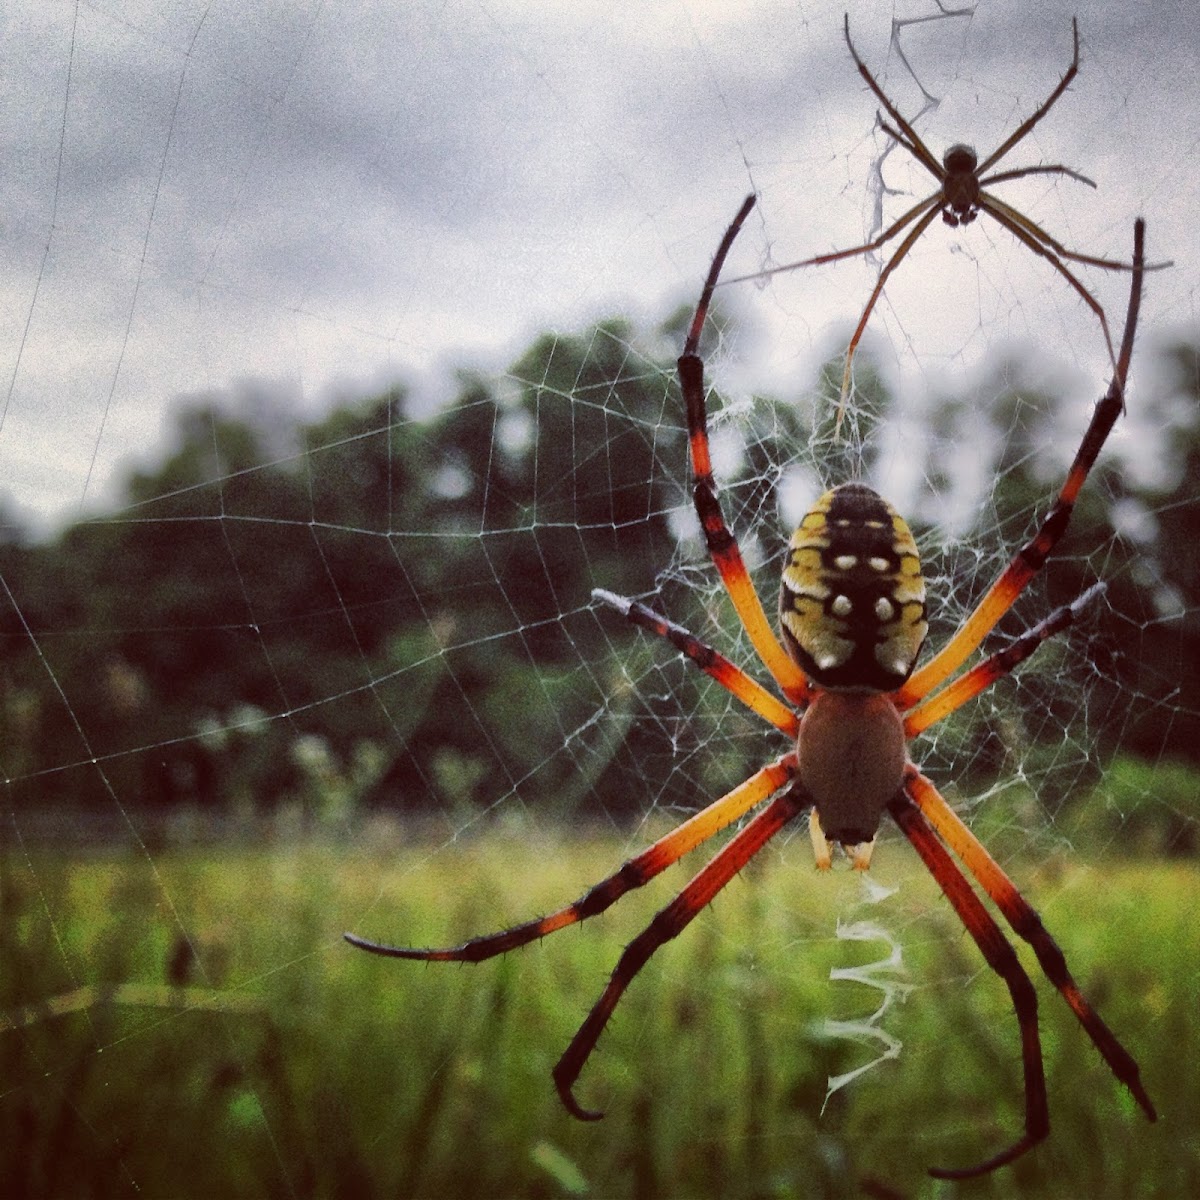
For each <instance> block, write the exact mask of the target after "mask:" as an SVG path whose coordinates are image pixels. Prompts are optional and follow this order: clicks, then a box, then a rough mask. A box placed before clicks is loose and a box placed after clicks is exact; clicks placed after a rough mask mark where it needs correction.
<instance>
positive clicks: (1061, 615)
mask: <svg viewBox="0 0 1200 1200" xmlns="http://www.w3.org/2000/svg"><path fill="white" fill-rule="evenodd" d="M1105 587H1106V585H1105V584H1103V583H1096V584H1093V585H1092V586H1091V587H1090V588H1088V590H1087V591H1086V592H1084V593H1083V595H1082V596H1079V597H1078V598H1077V599H1076V600H1075V601H1073V602H1072V603H1071V604H1064V605H1063V606H1062V607H1061V608H1056V609H1055V610H1054V611H1053V612H1052V613H1051V614H1050V615H1049V616H1048V617H1047V618H1046V619H1045V620H1044V621H1040V622H1039V623H1038V624H1037V625H1035V626H1034V627H1033V628H1032V629H1029V630H1027V631H1026V632H1025V633H1023V634H1022V635H1021V636H1020V637H1019V638H1015V639H1014V640H1013V641H1011V642H1009V644H1008V645H1007V646H1005V647H1004V648H1003V649H1002V650H997V651H996V653H995V654H991V655H989V656H988V657H987V658H985V659H984V660H983V662H981V663H979V664H978V665H977V666H974V667H972V668H971V669H970V670H969V671H967V672H966V673H965V674H964V675H960V676H959V677H958V678H957V679H956V680H955V681H954V682H953V683H951V684H948V685H947V686H946V687H944V688H942V690H941V691H940V692H937V693H935V694H934V695H933V696H930V697H929V698H927V699H926V700H925V701H924V702H923V703H921V704H918V705H917V706H916V707H915V708H913V709H910V710H909V712H908V715H907V716H905V718H904V736H905V737H910V738H911V737H915V736H916V735H917V734H918V733H922V732H923V731H924V730H926V729H928V728H929V727H930V725H933V724H936V723H937V722H938V721H940V720H942V718H943V717H948V716H949V715H950V714H951V713H952V712H956V711H957V710H958V709H960V708H961V707H962V706H963V705H964V704H966V702H967V701H968V700H972V699H974V698H975V697H976V696H978V695H979V693H980V692H982V691H983V690H984V689H985V688H989V687H991V686H992V684H993V683H995V682H996V680H997V679H1003V678H1004V676H1005V675H1007V674H1009V672H1011V671H1012V670H1013V669H1014V668H1015V667H1017V666H1018V665H1020V664H1021V663H1023V662H1024V661H1025V660H1026V659H1027V658H1028V657H1029V656H1030V655H1031V654H1032V653H1033V652H1034V651H1035V650H1036V649H1037V648H1038V647H1039V646H1040V645H1041V644H1042V643H1043V642H1044V641H1046V640H1047V638H1051V637H1053V636H1054V635H1055V634H1056V633H1058V632H1060V631H1061V630H1063V629H1066V628H1067V626H1068V625H1073V624H1074V623H1075V622H1076V621H1077V620H1078V619H1079V615H1080V613H1082V612H1083V610H1084V609H1085V608H1086V607H1087V606H1088V605H1089V604H1090V603H1091V602H1092V601H1093V600H1094V599H1095V598H1096V597H1097V596H1099V595H1100V594H1101V593H1102V592H1103V591H1104V590H1105Z"/></svg>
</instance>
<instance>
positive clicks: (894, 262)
mask: <svg viewBox="0 0 1200 1200" xmlns="http://www.w3.org/2000/svg"><path fill="white" fill-rule="evenodd" d="M928 203H929V204H931V207H930V209H929V211H928V212H927V213H926V214H925V215H924V216H923V217H922V218H921V219H920V220H919V221H918V222H917V223H916V224H915V225H914V226H913V227H912V231H911V232H910V233H909V234H908V236H907V237H906V238H905V239H904V241H902V242H901V243H900V245H899V246H898V247H897V248H896V253H895V254H893V255H892V257H891V258H890V259H888V261H887V265H886V266H885V267H884V268H883V270H882V271H880V272H879V278H878V279H877V280H876V281H875V286H874V287H873V288H872V289H871V294H870V296H869V297H868V298H867V305H866V307H865V308H864V309H863V311H862V316H861V317H859V319H858V325H857V326H856V328H855V330H854V336H853V337H852V338H851V339H850V345H849V346H848V347H847V348H846V366H845V369H844V370H843V371H842V391H841V395H840V397H839V398H838V411H837V421H836V423H835V426H834V435H835V436H836V435H837V431H838V430H839V429H840V428H841V424H842V414H843V413H844V412H845V410H846V397H847V396H848V395H849V394H850V373H851V371H852V370H853V369H854V352H855V351H856V350H857V349H858V343H859V342H860V341H861V340H862V335H863V330H864V329H866V327H867V321H868V320H869V318H870V316H871V313H872V312H873V311H874V308H875V302H876V301H877V300H878V299H879V294H880V292H882V291H883V285H884V284H885V283H887V280H888V276H889V275H890V274H891V273H892V272H893V271H894V270H895V269H896V268H897V267H898V266H899V265H900V263H901V261H902V260H903V258H904V256H905V255H906V254H907V253H908V252H909V251H910V250H911V249H912V248H913V244H914V243H915V242H916V240H917V238H919V237H920V236H921V234H923V233H924V232H925V230H926V229H928V228H929V223H930V221H932V220H933V218H934V217H936V216H937V215H938V213H940V212H941V211H942V208H943V207H944V203H943V201H942V195H941V193H940V192H939V193H938V194H937V195H936V196H934V197H933V199H932V200H931V201H929V202H928Z"/></svg>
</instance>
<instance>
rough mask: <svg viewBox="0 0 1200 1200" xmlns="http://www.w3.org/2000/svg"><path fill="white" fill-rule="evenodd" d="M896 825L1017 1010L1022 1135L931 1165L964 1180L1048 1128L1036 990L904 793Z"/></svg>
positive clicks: (895, 804) (895, 806) (897, 802)
mask: <svg viewBox="0 0 1200 1200" xmlns="http://www.w3.org/2000/svg"><path fill="white" fill-rule="evenodd" d="M888 811H889V812H890V813H891V814H892V817H893V818H894V819H895V821H896V824H897V825H899V826H900V829H901V830H902V831H903V833H904V836H905V837H906V838H908V840H909V841H910V842H911V843H912V845H913V848H914V849H915V850H916V852H917V853H918V854H919V855H920V856H921V861H922V862H924V864H925V866H926V867H927V868H928V870H929V873H930V874H931V875H932V876H933V877H934V879H936V880H937V882H938V886H939V887H940V888H941V889H942V892H943V893H944V894H945V897H946V899H947V900H949V901H950V904H951V906H952V907H953V909H954V911H955V912H956V913H957V914H958V919H959V920H960V921H962V923H963V925H965V926H966V929H967V932H968V933H969V934H970V935H971V937H972V939H973V940H974V942H975V944H976V945H977V946H978V947H979V949H980V950H981V951H982V952H983V957H984V958H985V959H986V960H987V964H988V966H989V967H991V968H992V970H993V971H995V972H996V974H997V975H999V976H1000V978H1001V979H1003V980H1004V982H1005V984H1006V985H1007V987H1008V991H1009V995H1010V996H1011V997H1012V1002H1013V1008H1014V1009H1015V1010H1016V1014H1017V1023H1018V1025H1019V1026H1020V1030H1021V1062H1022V1065H1023V1067H1024V1074H1025V1136H1024V1137H1023V1138H1021V1139H1020V1141H1018V1142H1015V1143H1014V1144H1013V1145H1012V1146H1010V1147H1008V1149H1007V1150H1002V1151H1001V1152H1000V1153H999V1154H997V1155H994V1156H993V1157H992V1158H989V1159H988V1160H987V1161H986V1162H982V1163H979V1164H978V1165H977V1166H974V1167H963V1168H959V1169H951V1170H946V1169H942V1168H937V1167H934V1168H931V1169H930V1172H929V1173H930V1175H933V1176H934V1177H935V1178H937V1179H969V1178H971V1177H973V1176H976V1175H985V1174H987V1172H989V1171H994V1170H995V1169H996V1168H997V1167H1002V1166H1004V1165H1005V1163H1010V1162H1012V1161H1013V1160H1014V1159H1016V1158H1019V1157H1020V1156H1021V1155H1022V1154H1024V1153H1025V1152H1026V1151H1027V1150H1030V1149H1032V1148H1033V1147H1034V1146H1036V1145H1037V1143H1038V1142H1040V1141H1042V1140H1043V1139H1044V1138H1045V1137H1046V1135H1047V1134H1048V1133H1049V1132H1050V1113H1049V1104H1048V1102H1047V1099H1046V1075H1045V1068H1044V1067H1043V1065H1042V1047H1041V1042H1040V1040H1039V1038H1038V1019H1037V992H1036V991H1034V987H1033V983H1032V982H1031V981H1030V978H1029V976H1028V975H1027V974H1026V972H1025V968H1024V967H1022V966H1021V960H1020V959H1019V958H1017V955H1016V951H1015V950H1013V948H1012V946H1010V945H1009V944H1008V940H1007V939H1006V938H1005V936H1004V934H1003V932H1002V931H1001V929H1000V926H999V925H997V924H996V922H995V921H994V920H993V919H992V917H991V915H990V914H989V913H988V911H987V909H986V908H984V907H983V903H982V901H980V899H979V897H978V896H976V895H975V893H974V891H973V890H972V889H971V885H970V884H969V883H968V882H967V879H966V877H965V876H964V875H963V873H962V872H961V871H960V870H959V869H958V867H957V866H955V864H954V860H953V859H952V858H951V857H950V855H949V854H948V853H947V851H946V848H945V847H944V846H943V845H942V843H941V842H939V841H938V839H937V836H936V835H935V833H934V830H933V828H931V826H930V823H929V821H927V820H926V819H925V816H923V815H922V812H921V810H920V809H919V808H918V807H917V806H916V804H914V803H913V801H912V800H911V799H910V798H909V797H908V796H907V795H906V794H905V793H904V792H900V793H898V794H897V795H896V797H895V799H894V800H892V801H891V802H890V803H889V805H888Z"/></svg>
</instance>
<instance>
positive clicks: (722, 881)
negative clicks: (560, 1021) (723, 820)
mask: <svg viewBox="0 0 1200 1200" xmlns="http://www.w3.org/2000/svg"><path fill="white" fill-rule="evenodd" d="M805 807H806V803H805V801H804V799H803V798H802V796H801V795H800V794H799V793H798V790H797V789H796V788H789V789H788V790H787V791H785V792H783V793H781V794H780V795H778V796H776V797H775V799H774V800H772V801H771V803H770V804H769V805H768V806H767V807H766V808H765V809H763V811H762V812H760V813H759V814H758V815H757V816H756V817H755V818H754V819H753V820H752V821H751V822H750V823H749V824H748V825H747V826H746V827H745V828H744V829H742V830H740V831H739V832H738V834H737V835H736V836H735V837H734V838H733V839H732V840H731V841H730V842H729V844H728V845H727V846H725V847H724V848H723V849H722V850H721V851H720V852H719V853H718V854H717V855H716V856H715V857H714V858H713V859H712V861H711V862H709V863H707V864H706V865H705V866H704V867H703V868H701V870H700V871H699V873H698V874H697V875H696V876H695V877H694V878H693V879H692V881H691V882H690V883H689V884H688V885H687V886H686V887H685V888H684V889H683V891H682V892H680V893H679V895H678V896H676V897H675V899H674V900H672V901H671V903H670V904H668V905H667V906H666V908H664V909H662V910H661V911H660V912H659V913H658V915H657V916H656V917H655V918H654V920H652V921H651V922H650V924H649V925H648V926H647V927H646V928H645V929H644V930H643V931H642V932H641V933H640V934H638V936H637V937H636V938H634V939H633V941H632V942H630V943H629V945H628V946H626V947H625V949H624V951H623V952H622V954H621V957H620V959H619V960H618V961H617V965H616V967H615V969H614V970H613V973H612V976H611V978H610V979H609V981H608V984H607V985H606V986H605V988H604V991H603V992H602V993H601V994H600V998H599V1000H597V1001H596V1003H595V1004H594V1005H593V1007H592V1010H591V1012H589V1013H588V1015H587V1018H586V1020H585V1021H584V1022H583V1024H582V1025H581V1026H580V1027H579V1031H578V1032H577V1033H576V1034H575V1036H574V1037H573V1038H572V1039H571V1044H570V1045H569V1046H568V1047H567V1049H566V1051H565V1052H564V1053H563V1056H562V1058H560V1059H559V1060H558V1062H557V1063H556V1064H555V1067H554V1071H553V1075H554V1083H555V1086H556V1087H557V1088H558V1094H559V1096H560V1097H561V1099H562V1102H563V1104H564V1105H565V1106H566V1108H567V1111H568V1112H570V1113H571V1115H572V1116H575V1117H578V1118H579V1119H580V1120H581V1121H597V1120H599V1119H600V1118H601V1117H602V1116H603V1115H604V1114H603V1113H601V1112H596V1111H593V1110H590V1109H585V1108H582V1107H581V1106H580V1104H579V1102H578V1101H577V1100H576V1099H575V1096H574V1095H573V1093H572V1090H571V1089H572V1088H573V1087H574V1085H575V1081H576V1080H577V1079H578V1078H579V1073H580V1072H581V1071H582V1070H583V1066H584V1064H585V1063H586V1062H587V1060H588V1056H589V1055H590V1054H591V1052H592V1050H593V1049H595V1046H596V1042H597V1040H598V1039H599V1037H600V1034H601V1032H602V1031H603V1029H604V1026H605V1025H606V1024H607V1023H608V1018H609V1017H610V1016H612V1012H613V1009H614V1008H616V1006H617V1001H619V1000H620V999H621V996H622V994H623V993H624V991H625V989H626V987H628V986H629V984H630V982H631V981H632V979H633V978H634V976H635V975H637V973H638V972H639V971H640V970H641V969H642V967H643V966H645V964H646V962H647V960H648V959H649V958H650V956H651V955H652V954H653V953H654V952H655V950H657V949H658V948H659V946H661V945H662V944H663V943H664V942H668V941H670V940H671V938H673V937H675V936H676V935H677V934H679V933H680V932H681V931H682V930H683V929H684V928H685V927H686V926H687V925H688V923H689V922H690V921H691V920H692V918H693V917H695V916H696V914H697V913H699V912H700V910H701V909H702V908H704V907H705V906H706V905H708V904H710V903H711V902H712V900H713V898H714V897H715V896H716V894H717V893H718V892H719V891H720V890H721V889H722V888H723V887H724V886H725V885H726V884H727V883H728V882H729V881H730V880H731V879H732V878H733V877H734V875H736V874H737V873H738V872H739V871H740V870H741V869H742V868H743V867H744V866H745V865H746V864H747V863H748V862H749V861H750V859H752V858H753V857H754V856H755V855H756V854H757V853H758V852H759V851H760V850H761V849H762V848H763V846H765V845H766V844H767V842H768V841H769V840H770V839H771V838H772V837H774V836H775V834H776V833H778V832H779V830H780V829H782V828H783V827H784V826H785V825H786V824H787V823H788V822H789V821H790V820H791V819H792V818H793V817H794V816H796V814H797V813H799V812H801V811H802V810H803V809H804V808H805Z"/></svg>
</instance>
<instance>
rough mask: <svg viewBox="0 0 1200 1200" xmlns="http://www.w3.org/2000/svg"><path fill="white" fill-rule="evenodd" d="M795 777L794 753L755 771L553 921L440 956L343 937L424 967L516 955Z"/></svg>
mask: <svg viewBox="0 0 1200 1200" xmlns="http://www.w3.org/2000/svg"><path fill="white" fill-rule="evenodd" d="M795 773H796V755H795V753H794V752H792V753H788V754H785V755H783V757H782V758H778V759H776V760H775V761H774V762H773V763H770V764H768V765H767V766H765V767H763V768H762V770H761V771H756V772H755V773H754V774H753V775H751V776H750V778H749V779H747V780H746V782H745V783H742V784H739V785H738V786H737V787H735V788H734V789H733V790H732V791H731V792H727V793H726V794H725V795H724V796H722V797H721V798H720V799H719V800H715V801H713V803H712V804H710V805H709V806H708V807H707V808H704V809H701V810H700V812H698V813H697V814H696V815H695V816H694V817H691V818H690V819H688V820H687V821H684V823H683V824H682V825H679V826H678V827H676V828H675V829H672V830H671V832H670V833H668V834H666V835H665V836H664V837H661V838H659V840H658V841H657V842H655V843H654V845H653V846H650V847H649V848H648V849H646V850H643V851H642V853H641V854H639V855H637V856H636V857H634V858H631V859H630V860H629V861H628V862H627V863H625V864H623V865H622V866H621V868H620V869H619V870H618V871H616V872H615V873H614V874H612V875H610V876H609V877H608V878H607V879H604V880H602V881H601V882H600V883H598V884H596V885H595V887H593V888H591V889H589V890H588V891H587V892H586V893H585V894H584V895H583V896H581V897H580V898H579V899H578V900H576V901H575V902H574V903H573V904H568V905H567V906H566V907H565V908H561V909H559V910H558V911H557V912H554V913H550V914H549V916H545V917H539V918H538V919H537V920H534V921H526V922H524V923H523V924H521V925H514V926H513V927H512V928H511V929H504V930H501V931H500V932H499V933H492V934H487V935H485V936H484V937H477V938H472V939H471V940H470V941H469V942H463V943H462V945H460V946H450V947H447V948H446V949H440V950H423V949H416V948H413V947H409V946H386V945H382V944H381V943H379V942H369V941H367V940H366V939H365V938H360V937H358V936H357V935H356V934H353V933H347V934H344V935H343V936H344V937H345V939H346V941H348V942H349V943H350V944H351V945H352V946H357V947H358V948H359V949H360V950H367V951H370V953H372V954H382V955H384V956H385V957H388V958H409V959H418V960H421V961H423V962H479V961H481V960H482V959H485V958H491V957H492V956H493V955H496V954H503V953H504V952H505V951H506V950H515V949H516V948H517V947H518V946H524V945H526V944H527V943H529V942H532V941H536V940H537V939H538V938H541V937H545V936H546V934H548V933H554V932H555V931H556V930H558V929H563V928H565V927H566V926H568V925H574V924H576V923H577V922H579V921H583V920H585V919H586V918H588V917H594V916H595V915H596V914H597V913H602V912H604V910H605V909H606V908H608V907H609V906H610V905H612V904H614V903H615V902H616V901H617V900H619V899H620V898H621V897H622V896H623V895H625V893H626V892H629V891H632V890H633V889H634V888H639V887H641V886H642V885H643V884H645V883H648V882H649V881H650V880H651V879H653V878H654V877H655V876H656V875H658V874H660V873H661V872H662V871H665V870H666V869H667V867H669V866H670V865H671V864H672V863H674V862H677V861H678V860H679V859H681V858H682V857H683V856H684V855H685V854H688V853H690V852H691V851H692V850H695V849H696V847H697V846H700V845H703V843H704V842H706V841H708V839H709V838H710V837H712V836H713V834H715V833H719V832H720V831H721V830H722V829H724V828H725V827H726V826H728V825H731V824H732V823H733V822H734V821H736V820H738V819H739V818H740V817H742V816H744V815H745V814H746V813H748V812H749V811H750V809H752V808H754V807H755V805H757V804H761V803H762V802H763V801H764V800H765V799H766V798H767V797H768V796H770V795H772V794H773V793H774V792H777V791H778V790H779V789H780V788H781V787H783V786H784V784H786V783H788V782H789V781H790V780H791V779H792V777H793V776H794V775H795Z"/></svg>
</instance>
